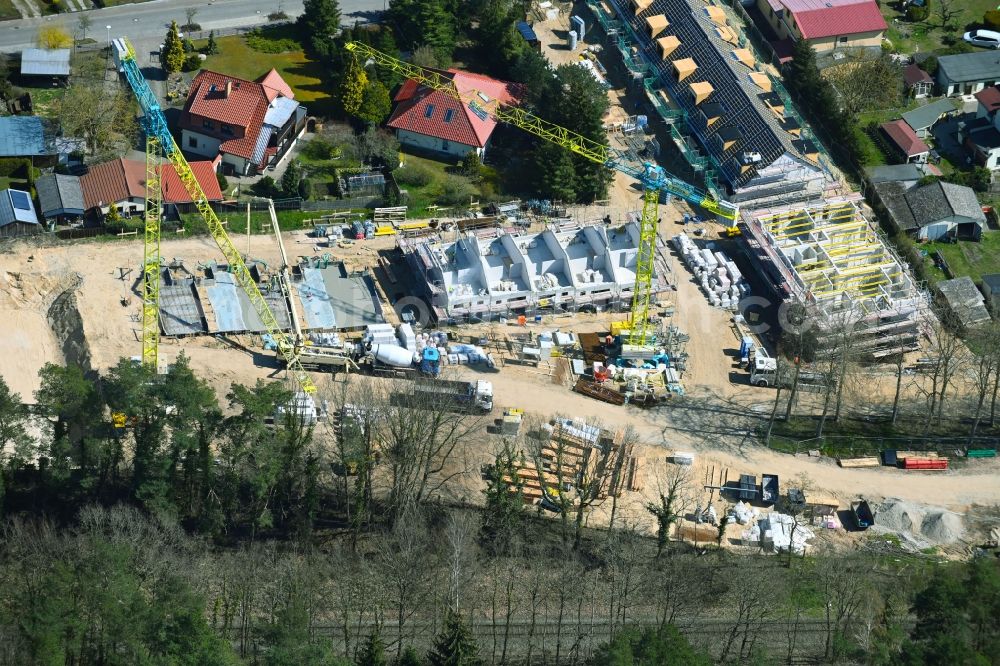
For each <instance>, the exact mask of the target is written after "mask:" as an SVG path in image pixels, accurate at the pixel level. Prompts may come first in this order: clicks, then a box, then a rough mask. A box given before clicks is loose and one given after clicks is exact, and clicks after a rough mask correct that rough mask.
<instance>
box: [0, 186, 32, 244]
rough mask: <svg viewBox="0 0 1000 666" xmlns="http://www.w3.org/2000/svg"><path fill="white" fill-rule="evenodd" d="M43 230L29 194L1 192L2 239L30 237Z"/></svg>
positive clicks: (14, 191)
mask: <svg viewBox="0 0 1000 666" xmlns="http://www.w3.org/2000/svg"><path fill="white" fill-rule="evenodd" d="M41 230H42V229H41V226H40V225H39V224H38V215H37V214H36V213H35V204H34V203H33V202H32V201H31V195H30V194H29V193H27V192H22V191H21V190H11V189H7V190H0V238H14V237H17V236H29V235H31V234H37V233H38V232H40V231H41Z"/></svg>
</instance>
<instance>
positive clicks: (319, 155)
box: [302, 137, 334, 161]
mask: <svg viewBox="0 0 1000 666" xmlns="http://www.w3.org/2000/svg"><path fill="white" fill-rule="evenodd" d="M333 151H334V146H333V144H332V143H330V142H328V141H325V140H323V139H320V138H318V137H317V138H315V139H313V140H312V141H308V142H306V144H305V145H304V146H302V155H303V156H304V157H305V158H306V159H310V160H316V161H319V160H329V159H332V158H333V155H334V152H333Z"/></svg>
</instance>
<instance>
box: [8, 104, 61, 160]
mask: <svg viewBox="0 0 1000 666" xmlns="http://www.w3.org/2000/svg"><path fill="white" fill-rule="evenodd" d="M54 144H55V132H53V129H52V126H51V125H50V124H49V123H47V122H46V121H45V120H44V119H42V118H39V117H38V116H3V117H0V158H3V157H26V158H29V159H30V160H31V161H32V164H34V165H35V166H36V167H43V166H55V164H56V161H57V154H56V149H55V145H54Z"/></svg>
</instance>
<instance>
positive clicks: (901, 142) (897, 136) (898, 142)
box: [881, 120, 931, 163]
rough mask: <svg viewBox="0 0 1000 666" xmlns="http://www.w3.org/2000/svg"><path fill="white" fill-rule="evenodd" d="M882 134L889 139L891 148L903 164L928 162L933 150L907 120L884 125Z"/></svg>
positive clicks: (893, 121)
mask: <svg viewBox="0 0 1000 666" xmlns="http://www.w3.org/2000/svg"><path fill="white" fill-rule="evenodd" d="M881 128H882V132H883V133H884V134H885V136H886V137H887V138H888V143H889V148H890V149H891V150H892V152H893V153H894V154H895V156H896V157H897V158H898V159H900V160H901V161H903V162H917V163H923V162H926V161H927V158H928V156H929V155H930V152H931V149H930V148H929V147H928V146H927V144H926V143H924V142H923V141H922V140H921V139H920V137H918V136H917V133H916V132H914V131H913V128H912V127H910V126H909V125H908V124H907V123H906V121H905V120H891V121H889V122H887V123H882V125H881Z"/></svg>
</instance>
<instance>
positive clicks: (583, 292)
mask: <svg viewBox="0 0 1000 666" xmlns="http://www.w3.org/2000/svg"><path fill="white" fill-rule="evenodd" d="M400 247H401V249H402V250H403V251H404V252H405V253H406V256H407V260H408V262H409V264H410V266H411V267H412V268H413V270H414V272H415V273H416V274H417V275H418V276H419V277H420V280H419V281H418V294H417V295H418V296H422V297H424V298H426V299H427V302H428V303H429V304H430V305H431V307H432V309H433V310H434V314H435V315H436V316H437V318H438V319H446V318H466V317H479V318H489V317H491V316H512V315H521V314H528V315H530V314H533V313H535V312H539V311H545V310H563V311H576V310H580V309H586V308H593V309H602V310H603V309H624V308H627V307H628V306H629V305H630V303H631V299H632V292H633V289H634V286H635V279H636V276H635V270H636V254H637V253H638V248H639V226H638V224H636V223H635V222H629V223H627V224H625V225H622V226H619V227H606V226H604V225H603V224H593V225H585V226H578V225H568V226H552V227H550V228H549V229H546V230H545V231H543V232H541V233H538V234H517V233H512V232H501V231H498V230H495V229H491V230H488V231H485V232H480V233H478V234H477V233H473V232H469V233H466V234H465V235H463V236H459V237H458V238H456V239H454V240H453V241H450V242H442V241H439V240H426V239H423V240H417V241H408V240H401V241H400ZM662 251H663V249H662V248H657V257H656V261H655V262H654V265H655V269H656V270H655V274H654V277H653V295H654V299H655V295H656V294H657V293H659V292H660V291H662V290H663V289H664V288H665V284H664V283H663V282H662V281H661V279H660V276H662V275H665V274H666V271H667V269H666V265H667V264H666V263H665V261H664V259H663V257H662V256H661V254H660V253H661V252H662Z"/></svg>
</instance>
